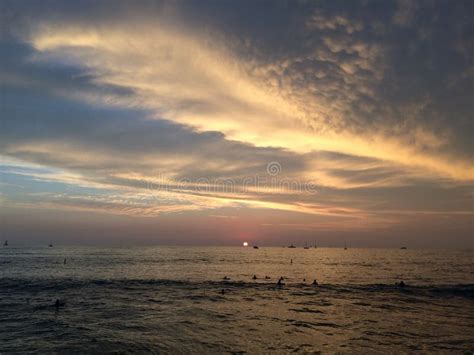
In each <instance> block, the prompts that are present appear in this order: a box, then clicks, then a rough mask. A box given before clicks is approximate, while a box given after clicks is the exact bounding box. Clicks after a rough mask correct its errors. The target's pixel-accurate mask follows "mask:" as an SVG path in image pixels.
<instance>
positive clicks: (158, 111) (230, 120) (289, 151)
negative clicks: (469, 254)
mask: <svg viewBox="0 0 474 355" xmlns="http://www.w3.org/2000/svg"><path fill="white" fill-rule="evenodd" d="M473 10H474V2H473V1H471V0H465V1H463V0H459V1H393V2H391V1H329V0H328V1H278V0H277V1H247V0H244V1H217V0H215V1H204V0H199V1H163V2H162V1H124V2H121V1H5V0H1V1H0V17H1V21H2V32H1V42H0V46H1V47H0V81H1V106H0V117H1V119H0V120H1V121H0V224H1V225H0V233H1V234H0V237H1V238H2V239H8V240H9V242H10V243H11V244H13V243H15V242H17V243H43V242H49V241H50V240H52V241H54V242H55V243H56V244H61V243H63V244H80V243H87V244H94V243H97V244H108V243H112V244H140V245H141V244H155V243H156V244H213V245H221V244H222V245H241V244H242V242H243V241H249V243H256V244H259V245H287V244H289V243H294V244H299V245H302V244H303V243H305V242H307V243H308V244H313V243H317V244H318V245H321V246H341V245H343V244H344V242H346V243H347V244H348V245H350V246H360V247H363V246H388V247H399V246H401V245H407V246H409V247H453V248H469V247H474V233H473V217H474V212H473V211H474V210H473V182H474V164H473V151H474V147H473V143H472V140H473V132H474V127H473V112H474V104H473V102H474V93H473V76H474V64H473V53H474V48H473V43H474V42H473V34H474V25H473V21H472V16H473V14H474V11H473Z"/></svg>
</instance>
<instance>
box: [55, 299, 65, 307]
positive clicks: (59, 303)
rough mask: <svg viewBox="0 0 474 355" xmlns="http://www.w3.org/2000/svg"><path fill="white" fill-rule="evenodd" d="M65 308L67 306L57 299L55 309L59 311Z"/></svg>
mask: <svg viewBox="0 0 474 355" xmlns="http://www.w3.org/2000/svg"><path fill="white" fill-rule="evenodd" d="M64 306H65V303H64V302H61V301H60V300H58V299H56V302H54V307H56V309H58V308H59V307H64Z"/></svg>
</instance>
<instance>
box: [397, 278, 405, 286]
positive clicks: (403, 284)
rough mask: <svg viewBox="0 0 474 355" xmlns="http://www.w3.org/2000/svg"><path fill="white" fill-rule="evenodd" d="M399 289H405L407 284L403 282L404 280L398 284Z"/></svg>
mask: <svg viewBox="0 0 474 355" xmlns="http://www.w3.org/2000/svg"><path fill="white" fill-rule="evenodd" d="M398 287H402V288H403V287H405V283H404V282H403V280H402V281H400V282H399V283H398Z"/></svg>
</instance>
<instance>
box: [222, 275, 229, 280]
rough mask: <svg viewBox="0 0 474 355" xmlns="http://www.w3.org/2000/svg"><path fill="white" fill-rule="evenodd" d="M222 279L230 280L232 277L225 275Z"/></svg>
mask: <svg viewBox="0 0 474 355" xmlns="http://www.w3.org/2000/svg"><path fill="white" fill-rule="evenodd" d="M222 279H223V280H230V277H227V276H224V277H223V278H222Z"/></svg>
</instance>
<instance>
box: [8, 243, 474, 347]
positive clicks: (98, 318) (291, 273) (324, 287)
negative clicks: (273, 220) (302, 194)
mask: <svg viewBox="0 0 474 355" xmlns="http://www.w3.org/2000/svg"><path fill="white" fill-rule="evenodd" d="M64 259H66V264H65V263H64ZM290 260H293V263H292V264H291V263H290ZM473 260H474V252H473V251H439V250H437V251H436V250H429V251H415V250H390V249H348V250H343V249H334V248H327V249H324V248H318V249H308V250H305V249H303V248H296V249H289V248H260V249H258V250H256V249H252V248H243V247H228V248H226V247H202V248H200V247H143V248H138V247H137V248H93V247H89V248H85V247H53V248H48V247H41V248H24V247H14V246H9V247H0V353H9V352H34V351H40V352H56V353H58V352H59V353H62V352H96V353H104V352H119V353H123V352H161V353H163V352H164V353H227V352H231V353H244V352H246V353H290V352H302V353H307V352H319V351H320V352H329V353H334V352H342V353H387V352H388V353H399V352H415V351H422V352H441V353H465V352H472V351H474V261H473ZM253 275H256V276H257V279H256V280H254V279H253ZM225 276H227V277H228V278H230V280H223V278H224V277H225ZM265 276H268V277H270V279H266V278H265ZM281 276H283V278H284V283H285V285H284V286H282V287H277V286H276V282H277V280H278V278H280V277H281ZM304 279H306V281H304ZM313 279H317V280H318V282H319V286H317V287H314V286H312V285H311V282H312V280H313ZM400 280H403V281H404V282H405V283H406V287H404V288H400V287H397V286H396V285H395V282H398V281H400ZM222 290H224V293H222ZM56 299H60V300H61V301H64V303H65V305H64V307H60V308H56V307H54V306H52V304H53V303H54V301H55V300H56Z"/></svg>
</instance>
